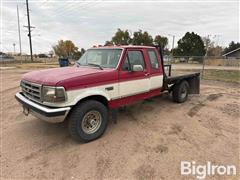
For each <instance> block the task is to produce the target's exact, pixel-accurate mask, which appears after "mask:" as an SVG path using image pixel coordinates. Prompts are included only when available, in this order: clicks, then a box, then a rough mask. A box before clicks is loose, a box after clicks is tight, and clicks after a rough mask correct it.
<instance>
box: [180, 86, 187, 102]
mask: <svg viewBox="0 0 240 180" xmlns="http://www.w3.org/2000/svg"><path fill="white" fill-rule="evenodd" d="M186 96H187V87H186V85H184V86H183V87H182V89H181V98H182V99H184V98H185V97H186Z"/></svg>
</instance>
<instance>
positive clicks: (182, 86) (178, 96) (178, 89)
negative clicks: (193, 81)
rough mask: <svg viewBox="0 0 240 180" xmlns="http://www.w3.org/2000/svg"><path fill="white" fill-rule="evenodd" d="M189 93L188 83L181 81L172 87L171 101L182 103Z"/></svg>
mask: <svg viewBox="0 0 240 180" xmlns="http://www.w3.org/2000/svg"><path fill="white" fill-rule="evenodd" d="M188 93H189V84H188V82H187V81H181V82H180V83H178V84H175V85H174V87H173V92H172V97H173V101H174V102H177V103H183V102H185V101H186V100H187V98H188Z"/></svg>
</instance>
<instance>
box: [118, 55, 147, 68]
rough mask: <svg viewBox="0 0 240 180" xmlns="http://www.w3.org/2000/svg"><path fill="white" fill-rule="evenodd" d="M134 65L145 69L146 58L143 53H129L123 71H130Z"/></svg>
mask: <svg viewBox="0 0 240 180" xmlns="http://www.w3.org/2000/svg"><path fill="white" fill-rule="evenodd" d="M133 65H142V67H143V69H145V63H144V58H143V54H142V52H141V51H128V54H127V56H126V58H125V60H124V63H123V66H122V70H124V71H129V70H131V69H132V66H133Z"/></svg>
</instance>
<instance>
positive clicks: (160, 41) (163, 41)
mask: <svg viewBox="0 0 240 180" xmlns="http://www.w3.org/2000/svg"><path fill="white" fill-rule="evenodd" d="M154 42H155V44H156V45H158V46H161V47H162V48H163V49H165V48H166V46H167V44H168V38H167V37H164V36H160V35H157V36H155V38H154Z"/></svg>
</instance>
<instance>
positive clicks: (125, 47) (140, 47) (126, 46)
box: [90, 45, 155, 49]
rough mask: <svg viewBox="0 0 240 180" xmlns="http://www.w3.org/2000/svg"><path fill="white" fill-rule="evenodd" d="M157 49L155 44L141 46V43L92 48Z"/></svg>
mask: <svg viewBox="0 0 240 180" xmlns="http://www.w3.org/2000/svg"><path fill="white" fill-rule="evenodd" d="M98 48H99V49H115V48H116V49H119V48H120V49H136V48H138V49H155V47H154V46H140V45H117V46H115V45H114V46H96V47H92V48H90V49H98Z"/></svg>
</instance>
